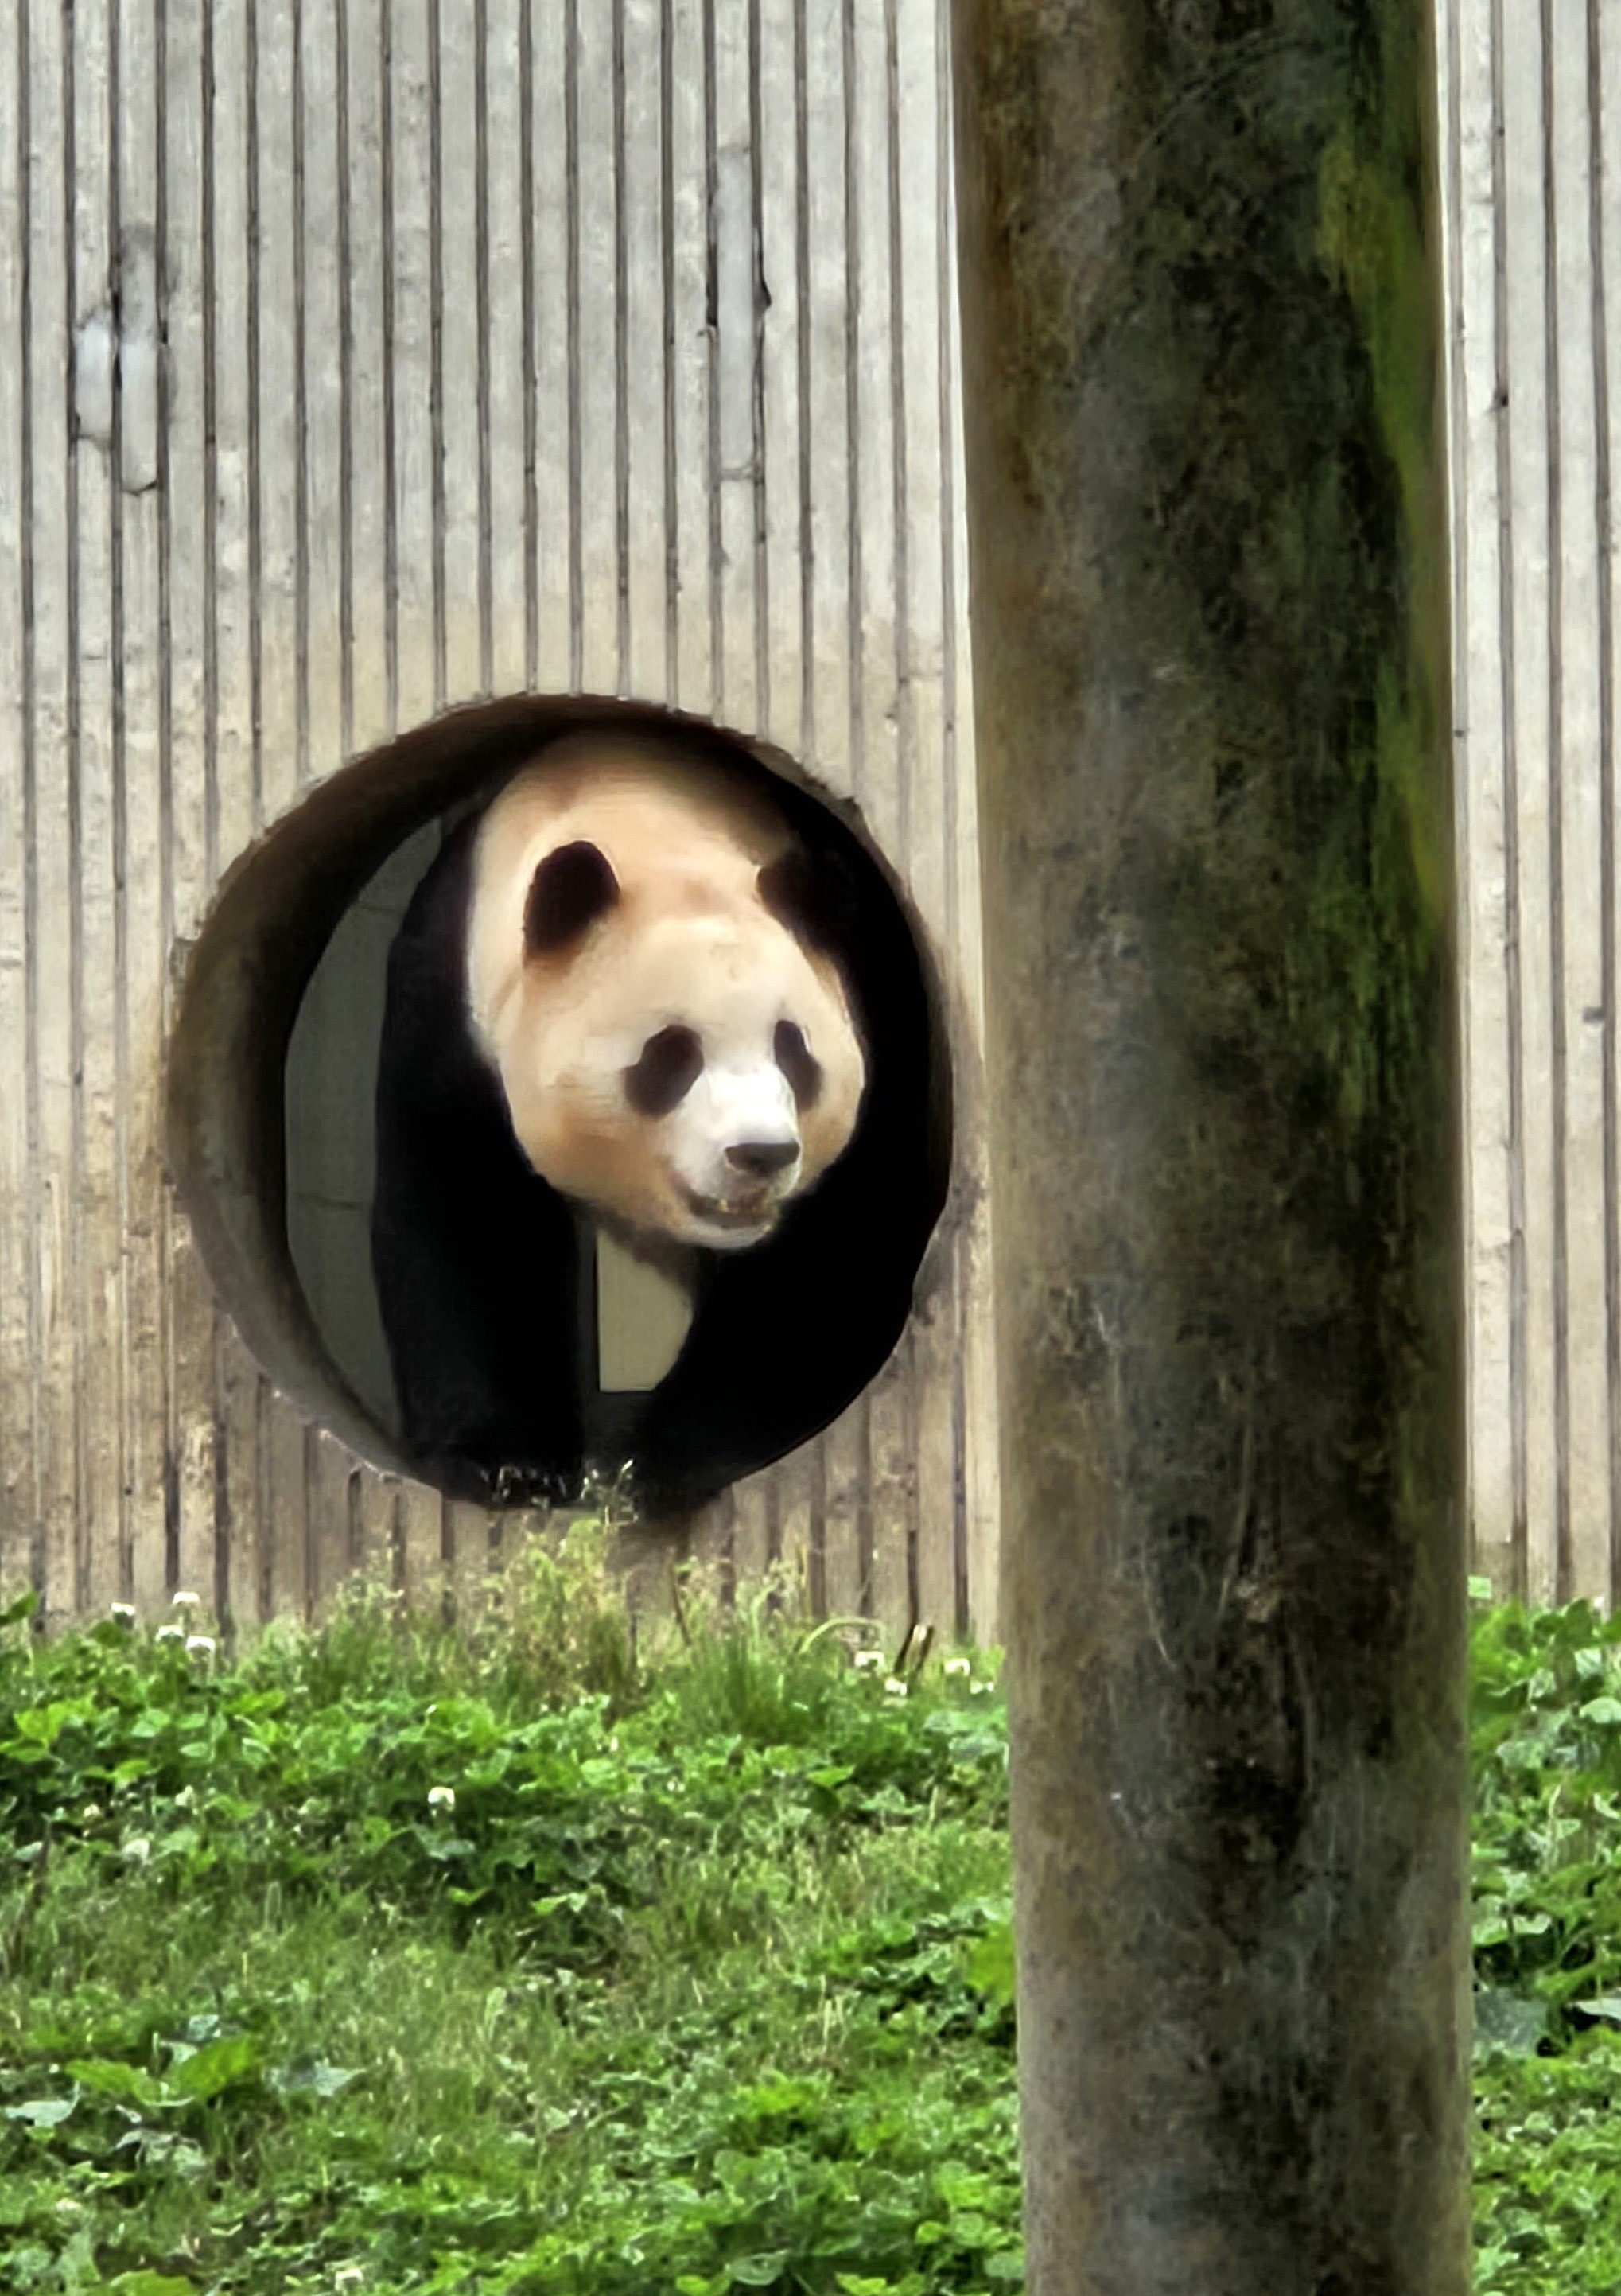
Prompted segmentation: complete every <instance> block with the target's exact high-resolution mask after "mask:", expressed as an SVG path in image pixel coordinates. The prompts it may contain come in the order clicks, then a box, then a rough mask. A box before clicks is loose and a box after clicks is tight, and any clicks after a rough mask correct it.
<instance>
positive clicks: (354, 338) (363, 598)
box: [342, 0, 390, 750]
mask: <svg viewBox="0 0 1621 2296" xmlns="http://www.w3.org/2000/svg"><path fill="white" fill-rule="evenodd" d="M389 4H390V0H343V10H342V12H343V19H344V30H345V32H346V35H347V72H346V83H345V85H346V93H347V96H348V236H349V245H350V248H351V250H354V258H353V259H352V260H351V264H350V268H349V274H348V342H349V348H348V426H349V428H348V437H349V483H348V551H349V562H350V567H351V574H350V580H351V585H352V605H351V622H352V627H351V636H350V644H349V652H350V660H351V665H352V668H351V674H350V710H351V721H350V726H349V729H348V741H349V745H350V747H351V748H352V749H354V750H368V749H371V748H373V747H374V746H375V744H376V743H378V742H381V741H383V740H384V739H386V737H387V735H388V732H389V674H388V673H389V644H388V621H389V563H388V527H389V519H388V502H387V489H388V484H389V465H388V455H387V450H386V440H385V435H384V398H385V381H386V375H387V370H388V365H389V341H388V339H387V336H386V335H385V332H384V329H383V297H384V266H385V265H386V264H387V262H388V260H389V253H390V250H389V247H388V244H387V241H386V235H385V232H384V228H383V153H382V132H383V125H382V115H383V86H382V70H383V61H382V18H383V11H384V9H385V8H387V7H388V6H389Z"/></svg>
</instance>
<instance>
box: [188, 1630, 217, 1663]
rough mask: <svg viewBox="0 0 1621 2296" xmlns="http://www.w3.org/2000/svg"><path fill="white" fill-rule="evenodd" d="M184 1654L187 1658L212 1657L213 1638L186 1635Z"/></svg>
mask: <svg viewBox="0 0 1621 2296" xmlns="http://www.w3.org/2000/svg"><path fill="white" fill-rule="evenodd" d="M185 1654H186V1656H187V1658H212V1657H213V1655H214V1637H213V1636H212V1635H188V1636H186V1638H185Z"/></svg>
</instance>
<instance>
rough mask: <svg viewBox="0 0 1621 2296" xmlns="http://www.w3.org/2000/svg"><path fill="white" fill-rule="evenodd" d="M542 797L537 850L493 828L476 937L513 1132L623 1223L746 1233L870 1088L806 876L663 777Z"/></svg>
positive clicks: (757, 1226)
mask: <svg viewBox="0 0 1621 2296" xmlns="http://www.w3.org/2000/svg"><path fill="white" fill-rule="evenodd" d="M672 794H673V798H674V801H673V802H671V801H670V800H671V799H672ZM548 812H549V818H548V819H547V821H546V823H545V825H544V832H543V835H542V837H541V840H540V841H541V843H542V844H543V845H544V848H545V849H544V850H542V851H540V852H539V853H538V855H536V846H535V841H534V840H533V839H532V838H531V837H527V836H526V837H520V839H519V840H518V845H519V847H520V852H519V853H518V854H517V855H516V856H515V857H514V856H513V855H512V854H507V855H504V856H503V854H502V852H501V849H500V848H501V840H500V837H499V835H497V836H496V837H495V839H494V840H490V843H491V845H492V846H493V849H494V852H493V857H491V856H490V855H487V856H486V857H484V859H483V861H482V862H481V865H480V867H479V873H478V879H477V885H476V890H475V897H474V898H475V902H476V904H478V905H479V908H480V915H479V918H478V919H477V920H476V921H475V925H474V930H473V934H472V938H471V942H470V968H469V986H470V996H471V1004H472V1008H473V1020H474V1023H475V1027H476V1029H477V1030H478V1032H479V1036H480V1037H481V1038H482V1041H483V1044H484V1046H485V1049H486V1052H487V1055H488V1057H489V1058H490V1059H491V1061H492V1062H493V1063H494V1065H495V1069H496V1070H497V1072H498V1074H499V1077H500V1080H501V1086H502V1090H503V1095H504V1097H505V1100H506V1103H507V1109H508V1112H509V1114H510V1117H511V1119H512V1129H513V1133H514V1135H515V1136H516V1138H517V1141H518V1144H519V1145H520V1148H521V1149H522V1151H523V1153H524V1155H525V1156H526V1157H527V1159H528V1162H529V1164H530V1165H531V1166H532V1168H533V1169H534V1170H535V1171H536V1172H537V1173H538V1174H539V1175H540V1177H542V1178H543V1179H544V1180H546V1181H547V1182H549V1183H550V1185H552V1186H553V1187H554V1188H556V1189H557V1190H558V1191H559V1192H560V1193H562V1194H564V1195H566V1196H569V1197H570V1198H572V1199H574V1200H575V1201H577V1202H580V1203H582V1204H585V1205H586V1206H587V1207H589V1208H590V1209H591V1210H594V1211H595V1212H597V1213H598V1214H600V1215H602V1217H604V1218H607V1219H608V1220H610V1222H613V1223H614V1224H616V1225H618V1226H622V1227H623V1228H625V1229H627V1230H628V1231H629V1232H630V1233H631V1234H632V1235H633V1236H634V1237H638V1238H641V1239H643V1240H645V1241H649V1242H659V1241H664V1242H673V1243H675V1244H679V1245H685V1246H690V1245H698V1246H700V1247H702V1248H704V1249H707V1250H708V1251H739V1250H742V1249H745V1248H746V1247H748V1246H749V1245H750V1244H753V1243H757V1242H760V1241H761V1240H762V1239H763V1238H765V1236H767V1235H769V1234H771V1232H772V1230H773V1229H774V1227H775V1226H776V1225H777V1223H778V1221H779V1220H780V1218H782V1212H783V1210H784V1209H785V1208H786V1207H787V1206H788V1205H789V1204H790V1202H791V1201H793V1200H794V1199H795V1198H797V1197H798V1196H800V1195H803V1194H804V1193H805V1192H806V1190H807V1189H808V1188H810V1187H812V1186H813V1185H815V1182H816V1181H817V1180H818V1179H820V1177H822V1175H823V1173H824V1172H825V1171H826V1170H827V1169H828V1167H829V1166H830V1165H831V1164H832V1163H833V1162H834V1160H836V1159H837V1158H838V1157H839V1155H841V1154H842V1153H843V1152H844V1150H845V1149H846V1148H847V1146H848V1144H849V1143H850V1140H851V1137H852V1136H853V1134H854V1132H855V1129H856V1119H857V1116H858V1113H859V1111H860V1106H861V1100H862V1095H863V1091H864V1086H865V1081H866V1069H865V1061H864V1054H863V1051H862V1046H861V1042H860V1038H859V1037H858V1035H857V1033H856V1027H855V1025H854V1022H853V1021H852V1018H851V1013H850V1008H849V1004H848V1000H847V995H846V990H845V986H844V982H843V980H842V978H841V976H840V973H839V967H838V965H837V964H836V962H835V961H834V959H833V957H832V955H831V954H830V952H829V950H828V948H827V947H826V946H825V942H826V934H825V931H823V927H822V924H821V922H820V919H819V915H818V906H817V894H818V887H817V884H816V881H815V872H814V869H813V868H812V866H811V865H810V864H809V863H808V862H807V860H806V857H804V855H803V854H802V852H801V851H800V849H798V847H796V846H793V845H791V844H790V843H788V842H787V841H786V838H785V835H784V833H783V832H782V830H781V829H780V828H778V829H777V830H776V831H775V832H774V833H773V832H772V829H771V826H770V824H768V823H765V824H762V822H761V821H760V819H759V818H758V817H757V816H745V817H743V818H741V819H733V818H730V817H728V816H727V814H726V813H725V810H724V809H723V810H722V811H720V812H719V813H718V814H717V813H716V809H715V808H714V807H713V805H711V806H710V807H709V808H708V809H707V811H706V810H704V809H700V808H693V807H692V805H691V804H690V803H684V801H683V792H681V791H679V790H677V791H675V792H673V793H672V792H671V791H668V790H665V789H659V790H656V791H651V792H648V791H643V802H642V803H641V804H640V805H639V806H637V807H635V808H634V809H632V810H631V811H630V813H629V814H628V816H626V817H624V818H616V817H615V814H614V810H613V808H612V807H611V806H607V807H604V808H602V819H600V820H594V819H593V817H592V811H591V809H590V808H585V809H583V810H582V809H579V808H577V809H575V811H574V813H573V814H570V813H569V810H568V809H566V808H565V809H563V810H562V811H561V812H560V811H559V810H558V808H555V807H553V808H548ZM586 827H590V828H593V829H594V830H595V831H596V832H597V833H596V834H594V835H590V834H569V833H567V832H569V830H578V829H582V828H586ZM559 838H561V841H552V840H554V839H559ZM773 847H774V848H775V850H774V851H773V850H771V849H772V848H773ZM514 858H516V860H517V864H518V865H517V867H516V868H514V866H513V861H514ZM520 904H521V906H520Z"/></svg>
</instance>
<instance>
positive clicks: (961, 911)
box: [936, 12, 1001, 1644]
mask: <svg viewBox="0 0 1621 2296" xmlns="http://www.w3.org/2000/svg"><path fill="white" fill-rule="evenodd" d="M947 35H948V23H947V20H946V13H945V12H941V15H940V17H939V20H938V23H937V50H936V54H937V79H936V85H937V88H938V90H939V97H938V110H937V129H936V133H937V139H938V140H937V153H938V169H939V184H940V191H939V207H938V216H939V261H940V279H941V290H940V309H941V328H940V428H941V433H942V437H943V439H944V442H945V444H944V448H943V452H942V458H941V479H942V485H941V522H942V525H943V526H944V528H945V537H944V548H943V551H942V554H941V579H942V585H943V610H942V614H941V629H942V640H943V646H944V658H943V660H942V665H941V668H942V684H943V686H944V691H945V709H944V717H943V722H942V726H941V739H942V742H943V745H944V752H945V763H944V786H945V815H946V848H947V855H948V869H947V876H946V933H947V939H948V943H949V945H950V947H952V949H953V950H954V953H955V957H956V964H957V985H958V991H959V994H960V995H961V996H962V1003H963V1005H964V1007H965V1008H966V1023H967V1029H968V1031H969V1034H970V1042H969V1043H968V1045H967V1046H965V1047H964V1056H965V1058H966V1060H967V1061H968V1062H970V1065H973V1064H974V1063H975V1061H976V1047H977V1046H982V1045H983V1043H984V1040H985V1000H984V975H983V970H982V967H983V955H984V951H983V945H982V942H981V939H980V931H979V845H978V799H977V791H976V785H975V778H974V776H975V761H974V746H973V696H972V686H971V677H970V656H969V647H968V643H967V638H968V521H967V517H966V512H965V509H964V504H963V498H962V486H961V483H960V480H961V474H962V393H961V390H960V389H959V387H958V377H959V375H960V373H961V368H960V365H959V362H958V359H957V344H958V342H959V340H960V335H961V330H960V319H959V312H958V306H957V266H956V184H955V171H954V168H952V167H951V165H950V162H949V136H950V122H951V94H950V62H951V50H950V42H949V38H948V37H947ZM965 1085H966V1087H967V1089H966V1090H965V1092H964V1098H965V1100H966V1102H967V1112H966V1114H965V1117H964V1119H963V1120H964V1122H965V1124H970V1125H972V1126H973V1128H974V1129H973V1131H972V1133H971V1136H970V1137H969V1138H968V1140H967V1141H966V1142H965V1144H964V1149H963V1157H964V1164H965V1168H966V1169H965V1177H966V1182H967V1189H966V1195H967V1202H966V1205H965V1208H964V1215H963V1226H962V1230H961V1232H960V1234H959V1235H958V1237H957V1238H956V1240H955V1261H956V1285H955V1292H954V1316H955V1318H956V1338H955V1346H954V1362H955V1372H954V1382H953V1398H952V1407H953V1415H954V1436H953V1449H954V1459H955V1464H956V1475H957V1486H958V1488H957V1493H956V1519H955V1521H954V1535H953V1570H954V1577H955V1580H956V1595H957V1618H956V1624H957V1628H958V1631H959V1632H962V1633H965V1634H971V1635H972V1636H973V1638H974V1639H975V1640H976V1641H978V1642H979V1643H981V1644H987V1643H992V1642H995V1639H996V1638H997V1635H998V1632H999V1629H1000V1619H1001V1568H1000V1565H1001V1517H1000V1491H1001V1460H1000V1456H999V1453H998V1440H999V1437H998V1427H997V1415H996V1357H995V1329H994V1325H993V1321H992V1315H991V1254H992V1248H993V1240H992V1234H991V1226H990V1211H989V1201H988V1190H987V1173H986V1169H985V1155H984V1138H983V1132H982V1129H981V1128H980V1127H981V1125H982V1121H983V1119H979V1118H977V1117H976V1116H975V1114H974V1107H975V1097H976V1095H977V1094H978V1070H977V1067H976V1068H975V1073H974V1074H973V1075H971V1076H970V1077H969V1078H967V1079H965Z"/></svg>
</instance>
